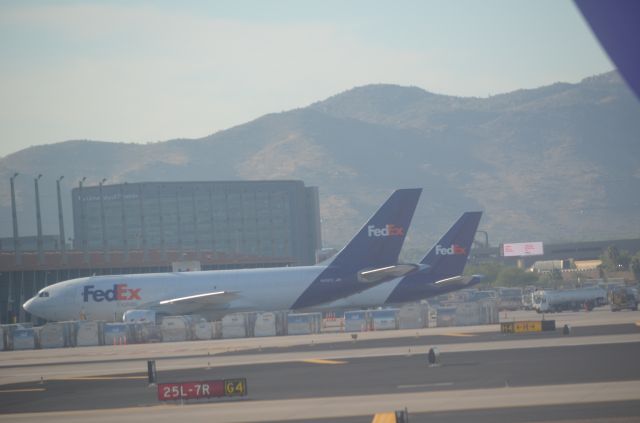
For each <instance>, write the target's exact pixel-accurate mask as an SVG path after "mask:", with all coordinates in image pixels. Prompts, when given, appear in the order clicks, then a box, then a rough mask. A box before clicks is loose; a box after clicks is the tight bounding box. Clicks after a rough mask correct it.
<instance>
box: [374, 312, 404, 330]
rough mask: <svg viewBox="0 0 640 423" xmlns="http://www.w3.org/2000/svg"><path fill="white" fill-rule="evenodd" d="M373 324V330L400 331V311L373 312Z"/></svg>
mask: <svg viewBox="0 0 640 423" xmlns="http://www.w3.org/2000/svg"><path fill="white" fill-rule="evenodd" d="M371 324H372V327H373V330H395V329H398V309H396V308H389V309H384V310H373V311H372V312H371Z"/></svg>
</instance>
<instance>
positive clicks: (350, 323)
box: [344, 310, 371, 332]
mask: <svg viewBox="0 0 640 423" xmlns="http://www.w3.org/2000/svg"><path fill="white" fill-rule="evenodd" d="M370 329H371V328H370V319H369V312H368V311H366V310H354V311H347V312H345V313H344V331H345V332H364V331H367V330H370Z"/></svg>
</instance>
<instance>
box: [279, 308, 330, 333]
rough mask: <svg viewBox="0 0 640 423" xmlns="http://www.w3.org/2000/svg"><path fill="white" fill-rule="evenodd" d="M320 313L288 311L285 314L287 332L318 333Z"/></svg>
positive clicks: (320, 324) (320, 323)
mask: <svg viewBox="0 0 640 423" xmlns="http://www.w3.org/2000/svg"><path fill="white" fill-rule="evenodd" d="M321 326H322V313H289V314H288V315H287V333H288V334H289V335H306V334H310V333H320V328H321Z"/></svg>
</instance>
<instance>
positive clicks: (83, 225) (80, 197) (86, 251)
mask: <svg viewBox="0 0 640 423" xmlns="http://www.w3.org/2000/svg"><path fill="white" fill-rule="evenodd" d="M86 180H87V177H86V176H83V177H82V179H80V182H78V190H79V193H78V200H79V201H80V230H81V231H82V239H81V240H80V241H81V243H82V251H83V256H84V262H85V263H88V262H89V245H88V244H87V216H86V214H85V210H84V196H83V195H82V186H83V184H84V181H86ZM75 238H76V239H78V235H77V234H76V235H75Z"/></svg>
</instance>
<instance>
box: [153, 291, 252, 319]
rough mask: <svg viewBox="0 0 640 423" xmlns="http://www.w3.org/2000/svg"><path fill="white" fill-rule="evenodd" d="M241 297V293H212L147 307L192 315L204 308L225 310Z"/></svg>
mask: <svg viewBox="0 0 640 423" xmlns="http://www.w3.org/2000/svg"><path fill="white" fill-rule="evenodd" d="M239 296H240V292H239V291H212V292H204V293H201V294H194V295H189V296H186V297H177V298H169V299H166V300H162V301H160V302H158V303H156V304H155V305H147V307H148V308H150V309H152V310H155V311H157V312H163V313H169V314H190V313H195V312H198V311H199V310H201V309H203V308H206V309H209V310H211V309H220V310H224V309H226V308H227V307H228V305H229V303H231V301H233V300H235V299H236V298H238V297H239Z"/></svg>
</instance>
